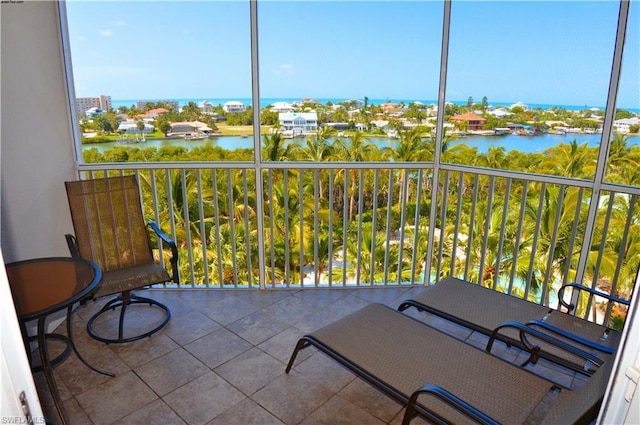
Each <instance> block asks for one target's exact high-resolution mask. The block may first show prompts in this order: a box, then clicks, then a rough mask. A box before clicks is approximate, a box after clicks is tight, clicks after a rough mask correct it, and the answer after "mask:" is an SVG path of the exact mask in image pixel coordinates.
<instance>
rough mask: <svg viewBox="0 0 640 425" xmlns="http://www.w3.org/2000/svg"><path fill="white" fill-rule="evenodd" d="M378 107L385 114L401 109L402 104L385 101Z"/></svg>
mask: <svg viewBox="0 0 640 425" xmlns="http://www.w3.org/2000/svg"><path fill="white" fill-rule="evenodd" d="M380 107H381V108H382V111H383V112H384V113H385V114H393V113H397V112H400V111H401V110H402V105H400V104H398V103H393V102H385V103H383V104H382V105H380Z"/></svg>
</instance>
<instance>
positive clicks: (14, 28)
mask: <svg viewBox="0 0 640 425" xmlns="http://www.w3.org/2000/svg"><path fill="white" fill-rule="evenodd" d="M1 7H2V12H1V25H0V37H1V42H2V47H1V50H0V51H1V53H2V60H1V74H0V76H1V86H2V92H1V95H0V102H1V103H2V107H1V109H0V111H1V117H0V119H1V125H0V127H1V132H0V144H1V159H0V182H1V189H0V195H1V198H0V217H1V226H2V227H1V231H0V241H1V244H2V251H3V254H4V259H5V261H7V262H11V261H17V260H23V259H28V258H33V257H45V256H57V255H59V256H68V255H69V252H68V249H67V247H66V242H65V239H64V234H65V233H69V232H71V231H72V229H73V227H72V225H71V218H70V216H69V206H68V204H67V198H66V193H65V188H64V181H65V180H74V179H76V178H77V174H76V172H75V164H74V150H73V142H72V136H71V135H72V132H71V125H70V112H69V106H68V105H69V102H68V100H67V98H68V96H67V91H66V90H67V89H66V86H65V81H66V79H65V76H64V66H63V60H62V49H61V43H60V29H59V24H58V17H57V14H58V12H57V3H56V2H54V1H50V0H48V1H38V0H27V1H25V2H23V3H18V2H16V3H3V4H2V6H1Z"/></svg>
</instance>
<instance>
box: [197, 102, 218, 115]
mask: <svg viewBox="0 0 640 425" xmlns="http://www.w3.org/2000/svg"><path fill="white" fill-rule="evenodd" d="M198 108H200V109H201V110H202V112H209V111H211V110H213V109H214V108H215V106H213V104H212V103H211V102H209V101H208V100H203V101H202V102H200V103H198Z"/></svg>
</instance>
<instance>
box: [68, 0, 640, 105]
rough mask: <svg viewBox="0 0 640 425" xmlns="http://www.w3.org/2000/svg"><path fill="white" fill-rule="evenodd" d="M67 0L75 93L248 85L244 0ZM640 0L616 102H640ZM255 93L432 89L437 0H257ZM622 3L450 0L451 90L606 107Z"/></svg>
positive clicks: (244, 88)
mask: <svg viewBox="0 0 640 425" xmlns="http://www.w3.org/2000/svg"><path fill="white" fill-rule="evenodd" d="M65 3H66V11H67V21H68V28H69V39H70V45H71V57H72V65H73V73H74V83H75V90H76V96H78V97H83V96H97V95H100V94H105V95H110V96H111V97H112V98H113V99H114V100H117V99H141V100H142V99H202V100H204V99H216V98H232V99H233V98H238V99H240V98H249V97H251V53H250V47H251V33H250V18H249V2H248V1H240V0H235V1H213V0H211V1H206V0H204V1H203V0H201V1H193V2H188V1H180V2H172V1H165V0H163V1H154V0H140V1H124V2H116V1H90V0H68V1H67V2H65ZM639 3H640V0H632V4H631V14H630V21H629V24H628V31H627V37H626V44H625V55H624V57H623V68H622V77H621V82H620V84H621V86H620V91H619V95H618V106H619V107H626V108H632V109H640V4H639ZM257 10H258V53H259V55H258V62H259V71H260V73H259V75H260V86H259V87H260V95H261V97H266V98H303V97H311V98H318V99H327V98H330V99H351V98H358V99H362V98H364V96H368V97H369V98H370V99H390V100H436V99H437V97H438V84H439V73H440V63H441V47H442V36H443V31H442V22H443V3H442V1H435V0H433V1H420V0H418V1H408V2H403V1H391V2H385V1H364V0H360V1H350V2H347V1H336V0H334V1H304V0H298V1H274V0H267V1H259V2H258V8H257ZM618 11H619V4H618V2H616V1H613V0H605V1H600V2H598V1H591V0H589V1H576V0H574V1H568V2H560V1H553V2H552V1H534V2H528V1H505V0H503V1H455V0H454V2H453V4H452V13H451V17H452V19H451V30H450V45H449V55H448V73H447V80H446V87H447V91H446V99H447V100H449V101H466V100H467V99H468V98H469V97H472V98H473V99H474V101H476V102H480V101H481V99H482V98H483V97H484V96H486V97H487V100H488V101H489V103H491V102H492V101H493V102H507V103H508V102H514V103H515V102H518V101H522V102H525V103H530V104H556V105H578V106H582V105H584V106H589V107H603V106H605V104H606V97H607V93H608V87H609V74H610V71H611V66H612V59H613V46H614V43H615V35H616V27H617V17H618Z"/></svg>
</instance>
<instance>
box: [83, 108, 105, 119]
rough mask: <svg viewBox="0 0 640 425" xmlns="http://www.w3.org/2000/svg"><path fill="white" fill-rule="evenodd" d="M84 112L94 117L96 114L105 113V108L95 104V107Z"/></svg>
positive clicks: (87, 115) (88, 116) (89, 116)
mask: <svg viewBox="0 0 640 425" xmlns="http://www.w3.org/2000/svg"><path fill="white" fill-rule="evenodd" d="M84 114H85V115H86V117H87V118H93V117H95V116H96V115H102V114H104V110H103V109H100V108H97V107H95V106H94V107H92V108H89V109H87V110H86V111H85V112H84Z"/></svg>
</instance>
